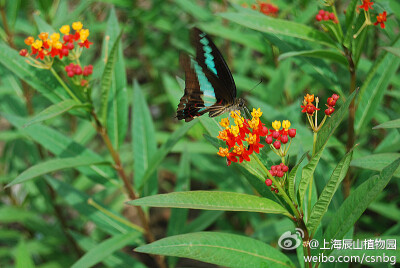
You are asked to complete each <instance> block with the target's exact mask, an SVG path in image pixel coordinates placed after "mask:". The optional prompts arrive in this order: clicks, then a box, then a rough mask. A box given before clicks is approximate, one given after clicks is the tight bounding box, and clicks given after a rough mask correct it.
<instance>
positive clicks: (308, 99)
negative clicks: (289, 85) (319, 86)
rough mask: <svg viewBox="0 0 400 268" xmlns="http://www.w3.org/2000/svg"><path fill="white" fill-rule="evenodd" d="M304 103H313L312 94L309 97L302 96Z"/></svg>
mask: <svg viewBox="0 0 400 268" xmlns="http://www.w3.org/2000/svg"><path fill="white" fill-rule="evenodd" d="M304 101H305V102H308V103H311V102H313V101H314V94H312V95H310V94H308V93H307V95H305V96H304Z"/></svg>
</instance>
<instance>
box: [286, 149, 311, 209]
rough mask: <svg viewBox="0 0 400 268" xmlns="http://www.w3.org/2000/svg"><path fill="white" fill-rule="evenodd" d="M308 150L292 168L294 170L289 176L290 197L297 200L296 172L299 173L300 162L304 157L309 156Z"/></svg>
mask: <svg viewBox="0 0 400 268" xmlns="http://www.w3.org/2000/svg"><path fill="white" fill-rule="evenodd" d="M307 154H308V152H305V153H304V154H303V155H302V156H301V158H300V160H299V162H297V164H296V165H295V166H294V167H293V168H292V170H291V171H290V173H289V177H288V182H289V196H290V199H292V200H294V201H296V196H295V194H294V193H295V189H294V188H295V185H296V181H295V180H296V174H297V170H298V169H299V167H300V164H301V163H302V162H303V160H304V158H305V157H306V156H307Z"/></svg>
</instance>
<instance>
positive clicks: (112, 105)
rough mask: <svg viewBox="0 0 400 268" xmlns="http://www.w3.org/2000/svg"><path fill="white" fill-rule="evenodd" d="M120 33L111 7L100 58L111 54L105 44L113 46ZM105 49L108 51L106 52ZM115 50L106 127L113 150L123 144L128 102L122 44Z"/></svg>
mask: <svg viewBox="0 0 400 268" xmlns="http://www.w3.org/2000/svg"><path fill="white" fill-rule="evenodd" d="M120 32H121V30H120V28H119V24H118V19H117V16H116V14H115V9H114V7H112V8H111V10H110V15H109V18H108V21H107V28H106V32H105V34H104V36H105V37H104V40H103V52H102V58H104V57H105V55H106V53H107V55H111V53H113V51H112V49H111V48H110V47H109V46H108V45H106V43H108V44H113V43H114V42H115V41H116V40H117V39H118V34H119V33H120ZM107 39H108V40H107ZM107 48H108V51H106V49H107ZM116 50H117V52H116V53H117V56H116V59H115V68H114V71H113V72H112V83H111V88H110V93H109V98H108V105H109V106H108V112H107V124H106V125H107V132H108V135H109V137H110V140H111V142H112V144H113V145H114V147H115V148H119V147H120V145H121V144H122V143H123V141H124V139H125V136H126V132H127V130H128V120H129V115H128V109H129V107H128V106H129V102H128V92H127V80H126V71H125V62H124V54H123V50H122V42H118V45H117V48H116Z"/></svg>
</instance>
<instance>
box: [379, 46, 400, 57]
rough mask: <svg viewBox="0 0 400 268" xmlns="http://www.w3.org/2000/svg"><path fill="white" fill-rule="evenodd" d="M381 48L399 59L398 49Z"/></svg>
mask: <svg viewBox="0 0 400 268" xmlns="http://www.w3.org/2000/svg"><path fill="white" fill-rule="evenodd" d="M382 48H383V49H384V50H386V51H388V52H390V53H392V54H393V55H395V56H397V57H400V47H382Z"/></svg>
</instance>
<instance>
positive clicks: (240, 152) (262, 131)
mask: <svg viewBox="0 0 400 268" xmlns="http://www.w3.org/2000/svg"><path fill="white" fill-rule="evenodd" d="M251 115H252V117H253V118H252V119H251V120H249V119H244V118H243V117H242V116H241V115H240V111H238V110H236V111H232V112H231V113H230V116H231V118H232V119H233V120H234V122H235V125H231V126H230V121H229V118H224V119H222V120H221V122H220V124H221V126H222V127H223V128H225V129H224V130H222V131H220V132H219V135H218V137H217V138H219V139H220V140H223V141H225V143H226V145H227V146H228V148H222V147H220V148H219V151H218V155H220V156H222V157H226V159H227V164H228V166H229V165H230V164H231V163H232V162H238V161H239V162H240V163H242V162H243V160H246V161H250V157H249V156H250V155H251V154H252V153H253V152H256V153H259V152H260V148H263V147H264V145H263V144H260V137H264V136H266V135H267V134H268V129H267V128H266V127H265V126H264V124H263V123H261V120H260V117H261V115H262V112H261V111H260V108H258V109H257V110H256V109H253V111H252V112H251ZM229 126H230V127H229ZM243 142H246V143H247V146H245V145H244V144H243Z"/></svg>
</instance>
